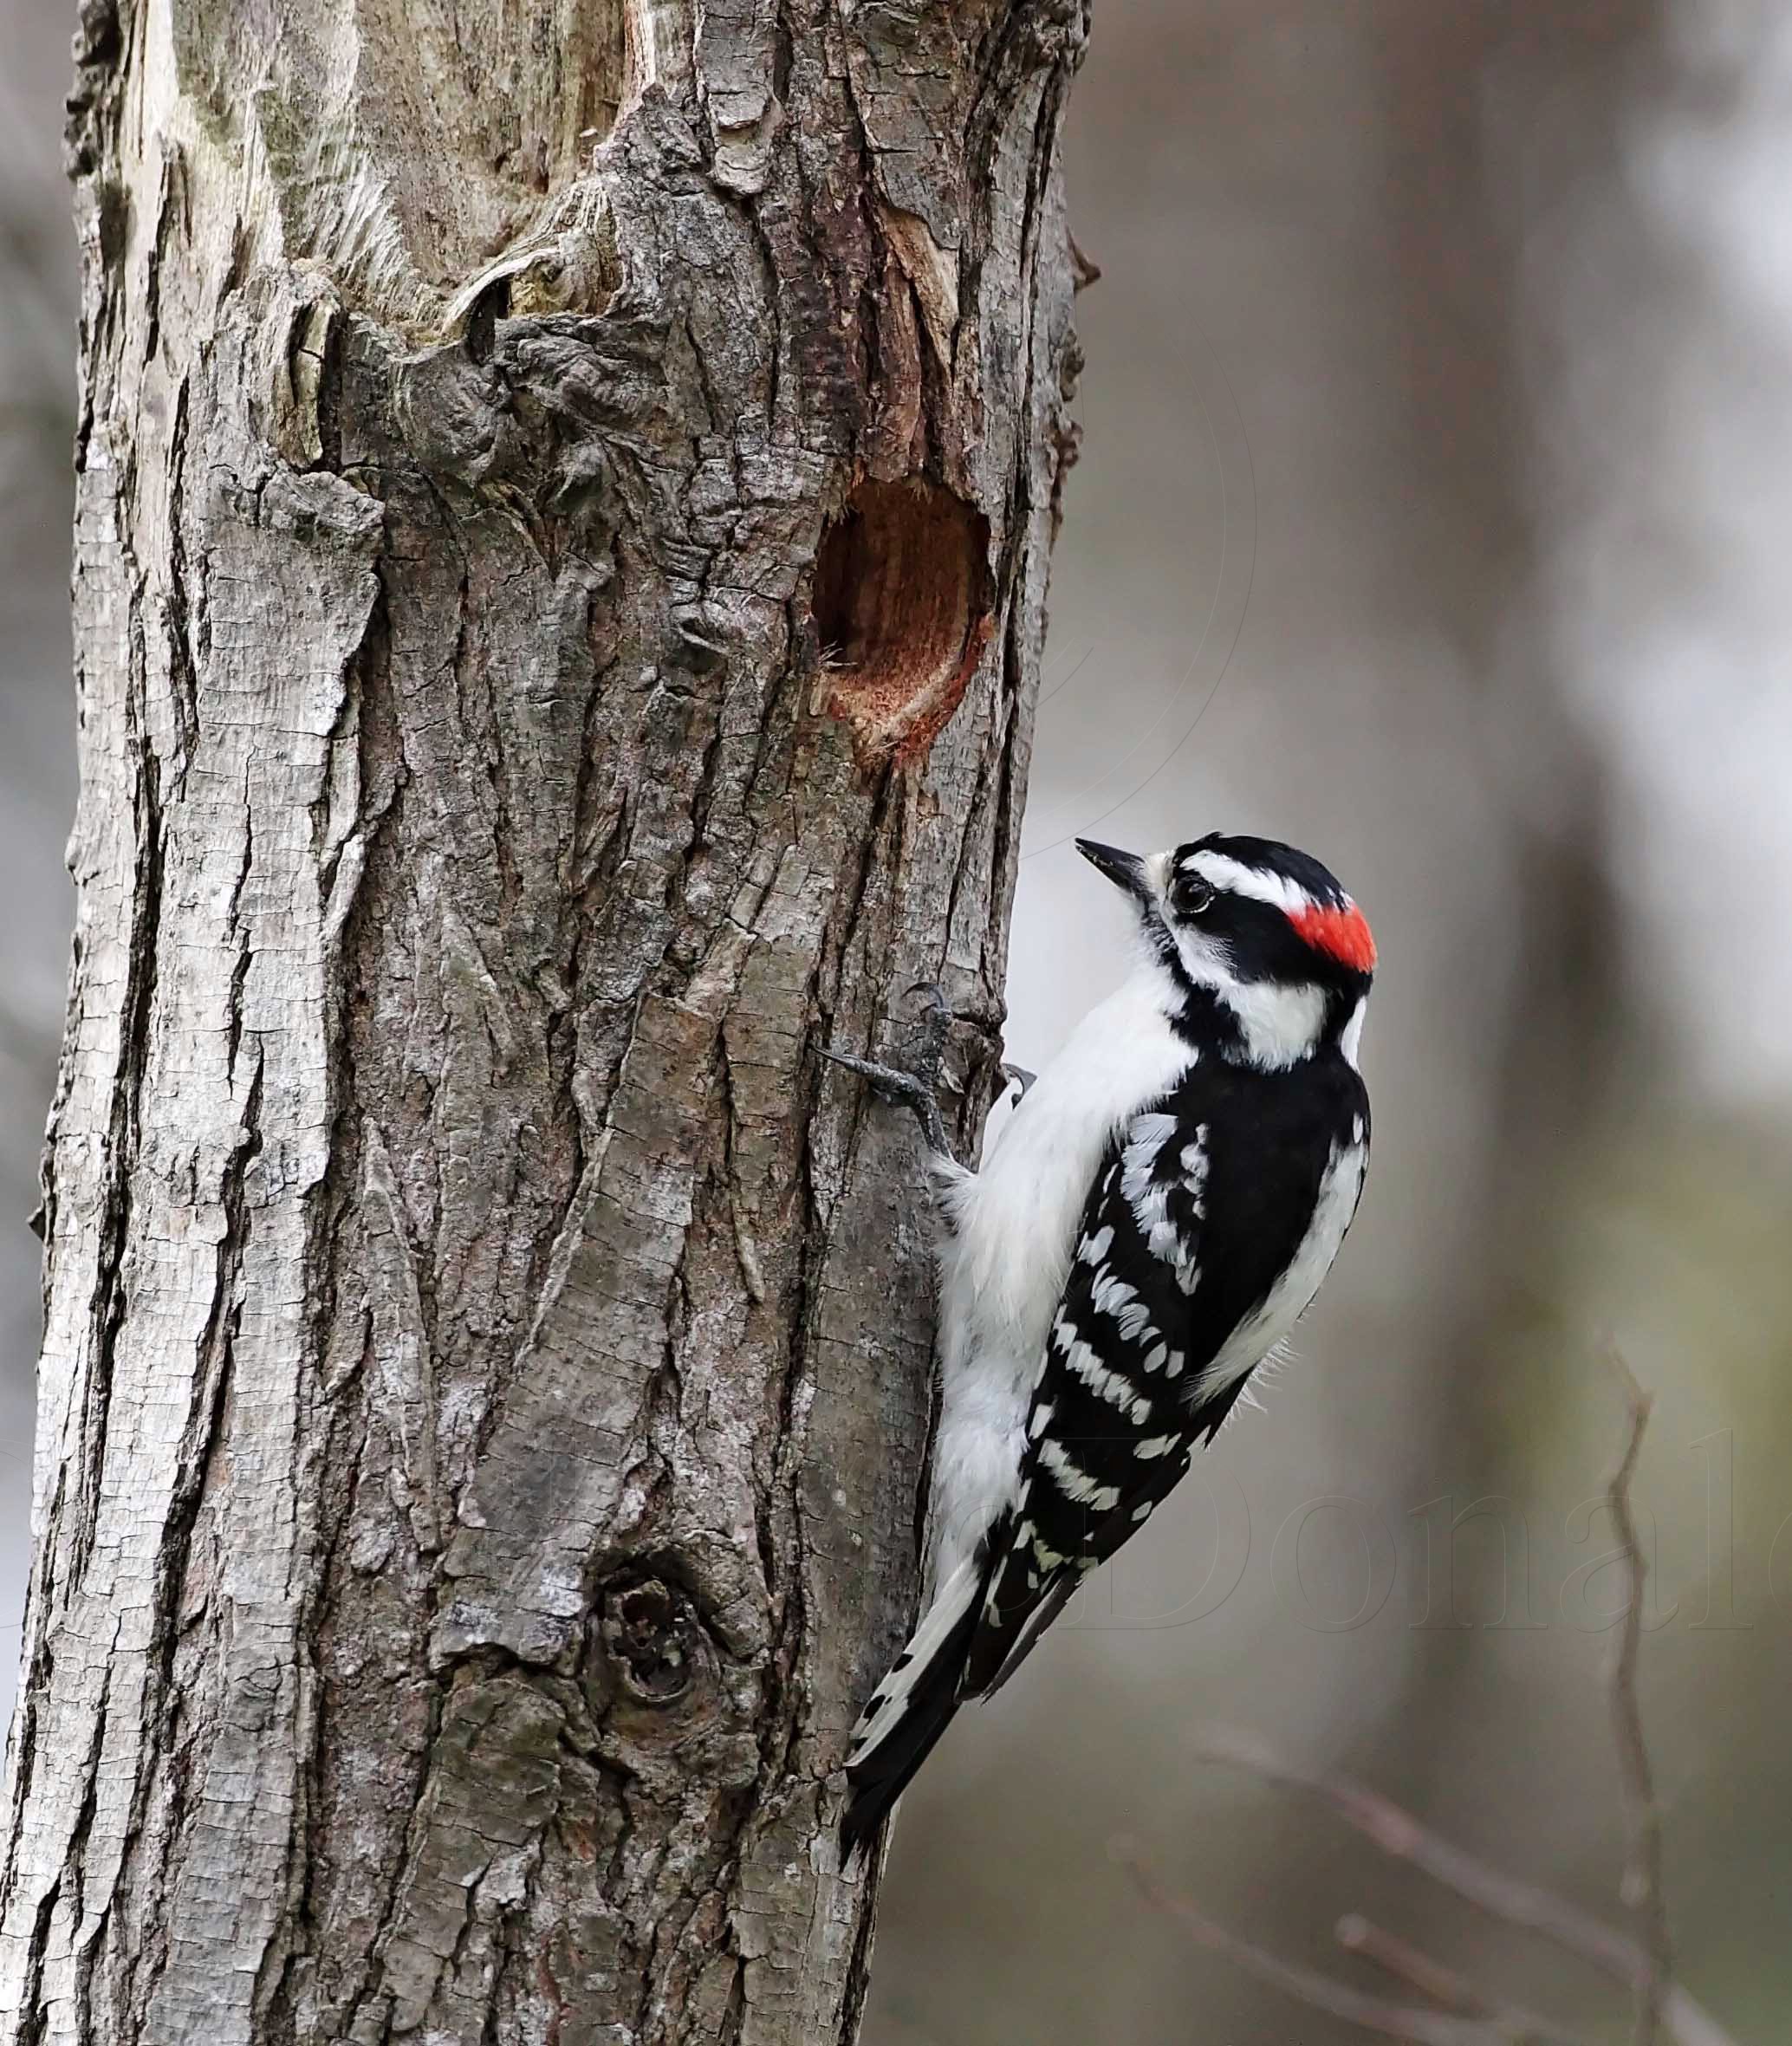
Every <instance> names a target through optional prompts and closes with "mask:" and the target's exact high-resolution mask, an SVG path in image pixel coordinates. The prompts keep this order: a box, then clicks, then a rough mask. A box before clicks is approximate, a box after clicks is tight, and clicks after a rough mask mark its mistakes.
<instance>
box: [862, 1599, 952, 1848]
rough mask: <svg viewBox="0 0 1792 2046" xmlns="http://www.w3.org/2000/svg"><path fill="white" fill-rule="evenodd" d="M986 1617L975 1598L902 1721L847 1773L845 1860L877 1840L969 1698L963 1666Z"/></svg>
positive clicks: (932, 1661) (915, 1691)
mask: <svg viewBox="0 0 1792 2046" xmlns="http://www.w3.org/2000/svg"><path fill="white" fill-rule="evenodd" d="M982 1614H983V1601H982V1599H981V1598H980V1597H978V1598H973V1599H972V1600H971V1602H970V1604H969V1605H968V1606H967V1607H966V1608H965V1610H964V1615H963V1617H962V1618H961V1619H960V1620H959V1621H958V1623H957V1624H956V1625H955V1626H954V1627H953V1628H952V1630H951V1633H950V1634H948V1635H947V1636H946V1637H945V1640H944V1641H943V1642H942V1643H941V1644H940V1646H939V1647H938V1650H937V1651H936V1652H935V1653H934V1654H933V1655H932V1657H931V1658H930V1659H929V1661H928V1664H927V1666H926V1668H925V1670H924V1671H923V1672H922V1673H921V1675H920V1676H919V1679H917V1680H916V1683H915V1686H914V1688H913V1690H912V1691H911V1692H909V1694H908V1697H907V1699H906V1704H905V1709H904V1711H903V1715H902V1718H901V1720H900V1722H899V1724H897V1725H896V1726H895V1727H894V1728H893V1730H892V1731H890V1732H889V1733H888V1734H887V1735H886V1736H885V1737H884V1738H883V1739H882V1740H880V1742H879V1743H878V1744H877V1746H876V1747H875V1748H873V1750H872V1751H871V1752H870V1753H869V1754H868V1755H867V1757H865V1759H864V1761H863V1762H860V1763H854V1764H853V1765H852V1766H850V1767H849V1768H848V1769H847V1786H848V1794H847V1809H846V1811H845V1813H844V1814H843V1815H842V1816H841V1822H840V1839H841V1854H842V1856H845V1855H849V1854H852V1852H853V1851H854V1848H857V1847H859V1846H860V1845H862V1844H864V1843H866V1842H867V1841H870V1840H871V1839H872V1838H873V1835H875V1834H876V1832H877V1830H878V1828H879V1827H880V1826H881V1825H882V1824H883V1822H884V1821H885V1819H886V1817H887V1816H888V1815H889V1812H890V1808H891V1806H892V1805H893V1804H894V1803H895V1802H896V1800H897V1799H898V1798H899V1796H901V1795H902V1793H903V1792H904V1790H906V1789H907V1788H908V1783H909V1779H910V1778H911V1777H912V1776H913V1775H914V1773H915V1771H916V1770H918V1769H919V1767H920V1766H921V1764H922V1763H924V1762H925V1760H926V1759H927V1757H928V1756H929V1755H930V1754H931V1753H932V1750H933V1744H934V1743H935V1742H936V1741H937V1740H938V1738H939V1737H940V1735H941V1734H943V1733H944V1732H945V1730H946V1727H947V1726H948V1725H949V1724H951V1717H952V1714H953V1713H954V1712H956V1711H958V1707H959V1705H960V1704H961V1703H962V1702H963V1700H964V1689H963V1685H964V1665H965V1662H966V1660H967V1659H968V1658H969V1655H970V1653H971V1638H972V1636H973V1635H974V1634H976V1632H977V1621H978V1620H979V1619H980V1618H981V1617H982Z"/></svg>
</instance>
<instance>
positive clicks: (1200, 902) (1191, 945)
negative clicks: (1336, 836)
mask: <svg viewBox="0 0 1792 2046" xmlns="http://www.w3.org/2000/svg"><path fill="white" fill-rule="evenodd" d="M1076 849H1077V851H1078V852H1080V853H1081V854H1082V856H1083V858H1084V859H1085V860H1087V861H1088V862H1089V863H1090V865H1091V866H1093V867H1096V868H1098V869H1099V870H1100V872H1101V873H1102V874H1106V875H1107V879H1108V880H1111V881H1112V882H1113V883H1114V886H1115V887H1118V888H1120V889H1122V890H1123V891H1124V892H1125V893H1126V894H1127V895H1128V896H1129V897H1130V898H1131V899H1132V900H1133V905H1134V906H1135V907H1136V909H1137V911H1138V913H1139V922H1140V925H1141V926H1142V928H1143V932H1144V935H1145V938H1146V952H1147V958H1148V962H1149V970H1150V971H1153V972H1157V973H1159V974H1163V975H1165V976H1167V978H1168V979H1169V981H1170V982H1171V983H1172V987H1173V991H1174V993H1175V995H1176V997H1178V1001H1179V1003H1180V1005H1181V1006H1182V1007H1183V1008H1185V1009H1187V1008H1189V1007H1190V1006H1191V1005H1192V1006H1194V1007H1198V1008H1200V1007H1211V1009H1212V1010H1215V1011H1216V1012H1217V1014H1218V1016H1219V1017H1220V1019H1221V1021H1222V1022H1223V1023H1224V1024H1225V1025H1226V1026H1227V1028H1228V1029H1229V1031H1230V1033H1231V1034H1232V1035H1233V1036H1235V1037H1236V1043H1237V1052H1238V1053H1239V1054H1240V1055H1243V1057H1245V1058H1247V1059H1248V1060H1249V1061H1250V1062H1251V1063H1252V1064H1254V1065H1259V1066H1265V1067H1269V1068H1282V1067H1287V1066H1291V1065H1295V1064H1296V1063H1298V1062H1300V1061H1301V1060H1302V1059H1305V1058H1310V1057H1311V1056H1312V1055H1313V1054H1314V1053H1315V1051H1318V1050H1319V1049H1321V1047H1323V1046H1326V1045H1328V1044H1334V1043H1335V1044H1339V1045H1341V1048H1342V1049H1343V1052H1344V1055H1345V1056H1346V1057H1347V1058H1348V1059H1350V1060H1351V1061H1352V1062H1353V1063H1354V1062H1355V1057H1356V1045H1357V1039H1358V1037H1359V1036H1360V1032H1361V1029H1362V1017H1363V1010H1364V1005H1365V1004H1366V1003H1367V998H1368V992H1369V984H1370V981H1371V979H1372V978H1373V974H1374V970H1375V941H1374V939H1373V938H1372V937H1371V936H1370V935H1369V926H1368V925H1367V923H1366V922H1365V921H1364V919H1363V914H1362V912H1361V911H1360V909H1359V908H1358V907H1357V906H1356V905H1355V903H1354V902H1353V901H1352V900H1351V899H1350V897H1349V896H1348V895H1347V894H1346V893H1344V891H1343V889H1342V888H1341V887H1339V885H1338V883H1337V882H1336V881H1335V880H1334V879H1333V877H1332V875H1331V874H1329V873H1328V871H1327V869H1326V868H1325V867H1321V865H1320V863H1319V861H1317V860H1315V859H1311V858H1309V857H1308V854H1305V853H1298V852H1296V851H1295V848H1293V847H1292V846H1285V845H1280V844H1278V843H1277V842H1276V841H1275V840H1274V839H1268V838H1228V837H1225V836H1224V835H1222V834H1221V833H1219V832H1217V831H1215V832H1210V833H1209V834H1208V835H1207V836H1206V837H1205V838H1198V839H1195V840H1193V841H1191V843H1189V844H1188V845H1184V846H1178V847H1177V848H1175V850H1174V851H1173V852H1168V853H1152V854H1145V855H1142V856H1141V855H1140V854H1136V853H1122V852H1119V851H1117V850H1116V849H1115V848H1114V847H1113V846H1103V845H1095V844H1094V843H1092V842H1091V841H1089V840H1088V839H1081V838H1080V839H1078V840H1077V841H1076Z"/></svg>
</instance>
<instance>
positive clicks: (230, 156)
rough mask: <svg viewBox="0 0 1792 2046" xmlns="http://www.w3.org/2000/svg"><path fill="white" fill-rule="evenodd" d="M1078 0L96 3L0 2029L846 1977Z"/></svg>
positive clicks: (978, 917)
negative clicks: (825, 1055)
mask: <svg viewBox="0 0 1792 2046" xmlns="http://www.w3.org/2000/svg"><path fill="white" fill-rule="evenodd" d="M457 18H458V24H459V25H458V32H457V29H456V26H455V24H456V21H457ZM1085 29H1086V23H1085V20H1084V16H1083V11H1082V7H1081V3H1080V0H1077V3H1075V4H1064V3H1062V0H1048V3H1045V4H999V3H997V0H977V3H973V4H969V5H966V6H964V7H962V8H953V9H951V10H945V9H921V8H919V7H912V6H908V5H906V4H902V5H895V4H893V5H881V4H880V5H848V4H844V3H838V4H836V3H834V0H814V3H813V4H789V3H787V4H783V5H780V6H776V7H773V6H768V5H751V6H749V5H747V4H745V3H744V0H742V3H741V4H738V5H713V6H709V7H706V8H704V9H700V10H688V9H686V8H685V6H684V5H682V4H681V3H680V0H659V3H657V4H655V3H651V0H627V3H626V4H621V5H618V4H614V3H612V0H532V3H531V4H529V5H526V6H523V7H521V8H512V9H507V10H502V11H501V13H500V14H497V15H494V16H486V17H481V19H480V21H479V22H478V23H477V25H469V23H468V20H467V18H466V16H465V15H464V13H463V14H462V15H461V16H459V17H457V16H455V15H454V14H452V13H451V12H450V13H445V12H444V11H443V10H439V9H437V8H435V7H432V6H425V5H422V4H420V3H419V0H408V3H406V0H355V3H354V4H353V5H350V6H347V7H343V6H341V5H339V4H335V3H334V0H269V4H268V5H266V6H264V7H261V8H257V9H256V10H239V9H237V8H235V7H233V6H230V5H226V4H225V3H224V0H183V3H182V4H180V5H178V6H177V5H174V4H173V3H172V0H124V3H122V4H120V5H117V6H114V4H112V0H84V4H83V6H82V10H81V29H80V36H79V38H78V42H77V60H78V80H77V88H76V92H75V97H74V99H73V101H71V113H70V147H69V159H70V168H71V172H72V174H73V175H74V178H75V186H76V194H77V201H76V211H77V222H78V224H79V227H80V231H81V244H82V251H83V257H84V263H85V282H84V297H83V315H82V331H81V420H80V432H79V438H78V445H77V466H78V474H79V484H78V496H77V518H76V534H75V621H76V665H77V682H78V687H79V692H80V705H81V767H82V793H81V807H80V812H79V816H78V819H77V822H76V827H75V834H74V836H73V838H72V840H71V846H70V858H71V865H72V867H73V869H74V872H75V878H76V880H77V883H78V887H79V912H78V915H79V923H78V928H77V932H76V936H75V958H74V966H73V971H72V978H71V991H70V1012H69V1022H68V1034H67V1037H66V1040H65V1045H64V1052H63V1059H62V1071H61V1077H60V1081H59V1085H58V1089H57V1094H56V1100H55V1106H54V1109H53V1114H52V1120H51V1133H50V1141H49V1146H48V1148H47V1152H46V1164H45V1224H46V1238H47V1266H46V1306H47V1327H46V1335H45V1341H44V1349H43V1357H42V1373H41V1387H42V1411H41V1420H40V1432H39V1439H38V1452H37V1475H36V1519H35V1528H36V1545H37V1546H36V1565H35V1569H34V1574H33V1579H32V1586H31V1594H30V1605H29V1614H28V1620H27V1625H26V1633H25V1646H24V1670H23V1676H24V1681H23V1692H22V1702H21V1705H20V1708H19V1711H18V1714H17V1717H16V1722H15V1725H14V1728H13V1734H12V1743H11V1750H10V1840H9V1845H8V1848H7V1854H6V1861H5V1866H4V1873H3V1878H0V2024H3V2025H4V2027H5V2028H6V2036H10V2037H13V2038H16V2039H19V2040H21V2041H24V2040H31V2041H34V2042H44V2043H46V2046H47V2043H48V2042H51V2041H71V2042H74V2041H78V2042H82V2043H83V2046H85V2043H89V2042H99V2041H102V2040H103V2041H106V2042H107V2043H108V2046H112V2043H119V2046H128V2043H135V2042H140V2043H142V2046H166V2043H172V2042H176V2041H179V2042H189V2041H191V2042H195V2043H196V2042H198V2041H200V2040H202V2039H203V2040H204V2041H205V2042H207V2043H208V2046H214V2043H215V2046H231V2043H235V2042H244V2043H249V2042H253V2043H255V2046H261V2043H263V2042H276V2041H278V2042H288V2041H298V2040H306V2041H310V2040H324V2039H338V2040H341V2041H344V2042H353V2043H354V2046H373V2043H376V2042H383V2041H386V2040H388V2039H398V2038H404V2037H415V2038H419V2039H424V2040H429V2041H432V2042H435V2041H441V2042H449V2041H463V2040H464V2041H469V2042H471V2041H486V2040H491V2039H498V2040H504V2041H510V2040H516V2041H523V2040H528V2041H531V2042H533V2041H538V2040H539V2041H542V2042H549V2041H552V2042H555V2043H556V2046H574V2043H575V2042H592V2043H596V2042H600V2041H601V2042H613V2041H616V2042H620V2041H622V2040H625V2039H627V2040H638V2041H641V2042H647V2041H654V2042H659V2041H672V2040H698V2039H703V2040H708V2039H715V2040H753V2041H771V2042H793V2043H794V2042H797V2041H803V2042H810V2041H822V2040H829V2041H831V2040H834V2039H837V2038H838V2039H844V2038H847V2037H849V2036H851V2034H852V2032H853V2031H854V2027H855V2024H856V2019H857V2011H858V2005H859V2001H860V1997H861V1996H862V1991H863V1982H864V1963H865V1956H866V1954H867V1951H868V1946H869V1938H870V1912H871V1897H872V1891H873V1887H874V1880H875V1878H874V1872H873V1873H872V1874H870V1875H868V1876H861V1875H860V1874H856V1873H855V1874H853V1875H851V1876H843V1875H842V1874H841V1870H840V1867H839V1864H838V1857H837V1854H836V1852H835V1848H834V1840H833V1835H832V1830H831V1822H832V1817H833V1813H834V1799H835V1796H836V1794H837V1789H838V1780H837V1776H836V1775H835V1772H836V1771H837V1769H838V1764H839V1762H840V1758H841V1747H842V1744H843V1740H844V1736H845V1732H846V1729H847V1725H848V1724H849V1723H850V1720H851V1718H852V1716H853V1713H854V1710H855V1708H856V1705H857V1704H858V1703H859V1702H860V1699H861V1697H862V1694H863V1692H864V1691H865V1690H866V1688H867V1685H868V1684H869V1682H870V1681H871V1680H872V1679H873V1675H874V1673H875V1671H876V1668H877V1666H879V1664H880V1660H881V1659H882V1658H883V1657H884V1656H885V1655H886V1653H888V1651H889V1650H890V1648H891V1647H892V1646H893V1643H894V1641H895V1640H896V1639H897V1637H898V1636H899V1634H900V1633H901V1631H902V1629H903V1627H904V1624H905V1622H906V1620H907V1618H908V1615H909V1611H910V1608H911V1606H912V1599H913V1595H914V1589H915V1538H916V1530H917V1523H918V1518H919V1515H920V1513H921V1511H922V1510H923V1507H924V1502H923V1499H922V1496H921V1494H922V1484H923V1460H924V1454H925V1439H926V1433H927V1427H928V1421H929V1408H930V1348H931V1346H930V1304H929V1294H928V1282H927V1272H926V1260H925V1220H924V1217H923V1215H922V1212H921V1210H920V1205H919V1190H918V1187H917V1185H916V1180H915V1173H914V1164H915V1159H914V1151H913V1140H912V1136H911V1134H910V1133H908V1132H907V1131H906V1130H905V1129H903V1128H902V1127H900V1126H899V1125H897V1124H894V1123H893V1122H891V1121H887V1120H884V1119H882V1118H880V1117H879V1116H877V1115H876V1114H874V1113H867V1111H866V1104H865V1103H864V1101H863V1100H862V1098H861V1097H860V1094H858V1092H857V1091H856V1089H855V1088H853V1087H852V1086H850V1085H847V1084H843V1083H842V1082H841V1080H840V1079H839V1078H838V1077H837V1076H835V1075H832V1074H831V1073H830V1072H829V1071H828V1069H827V1068H824V1067H823V1065H822V1064H821V1062H819V1061H818V1060H817V1058H816V1056H815V1047H816V1045H817V1043H818V1042H827V1041H836V1042H847V1043H854V1044H858V1045H861V1046H863V1045H867V1044H874V1045H879V1046H881V1045H883V1044H885V1043H886V1042H889V1041H890V1039H891V1037H892V1034H893V1033H897V1032H899V1029H900V1028H901V1023H900V998H901V994H902V991H903V990H905V989H906V987H908V986H909V985H910V984H912V983H913V982H915V981H918V980H920V979H929V980H934V981H937V982H938V983H939V984H940V985H941V986H942V987H943V989H944V990H945V995H946V997H947V1000H948V1002H949V1003H950V1004H951V1009H952V1012H953V1016H954V1018H955V1023H954V1030H953V1045H952V1055H953V1066H954V1070H955V1073H956V1075H957V1079H958V1084H959V1086H960V1088H961V1090H962V1091H961V1093H960V1094H959V1097H958V1103H957V1111H958V1112H957V1116H956V1120H957V1123H958V1133H959V1135H960V1138H961V1140H964V1141H967V1142H968V1141H969V1140H971V1137H972V1135H973V1133H974V1131H975V1128H976V1127H977V1123H978V1121H979V1120H980V1116H981V1112H982V1107H983V1106H984V1103H985V1102H986V1101H987V1100H988V1098H989V1094H990V1088H991V1084H992V1081H993V1076H994V1067H995V1059H996V1055H997V1044H998V1030H999V1023H1000V1018H1001V995H1000V991H1001V986H1002V981H1003V947H1004V939H1005V930H1006V920H1007V910H1008V904H1009V899H1010V892H1011V889H1012V887H1013V880H1014V871H1015V861H1016V837H1017V831H1018V821H1019V809H1020V803H1021V800H1022V792H1023V788H1024V783H1025V773H1026V764H1027V755H1028V746H1029V732H1030V723H1031V717H1032V708H1033V698H1034V691H1035V687H1036V674H1037V661H1038V656H1039V651H1040V646H1041V640H1042V632H1043V620H1044V594H1045V578H1046V567H1047V555H1048V549H1049V540H1050V532H1051V526H1052V518H1053V505H1054V500H1055V491H1056V489H1057V486H1058V484H1059V481H1060V469H1061V465H1062V460H1063V458H1064V451H1065V450H1066V449H1067V448H1068V447H1070V446H1071V445H1074V443H1073V439H1072V436H1071V432H1070V429H1069V425H1068V419H1067V417H1066V406H1067V404H1068V396H1069V386H1070V384H1071V382H1072V380H1073V375H1074V365H1075V355H1074V344H1073V341H1072V338H1071V333H1070V297H1071V289H1072V269H1071V263H1070V257H1069V250H1068V237H1067V235H1066V232H1065V226H1064V219H1063V208H1062V188H1061V180H1060V172H1059V163H1058V153H1057V142H1058V127H1059V120H1060V117H1061V114H1062V107H1063V103H1064V98H1065V94H1066V92H1067V90H1068V82H1069V79H1070V76H1071V75H1072V72H1073V71H1074V68H1075V63H1076V61H1077V58H1078V56H1079V54H1080V51H1081V44H1082V40H1083V36H1084V33H1085ZM854 518H857V519H858V520H859V521H860V526H859V528H858V529H857V531H856V537H855V538H854V539H853V540H851V541H850V542H842V541H840V540H839V539H838V538H837V537H836V539H835V542H834V544H833V545H832V548H831V550H830V547H829V542H828V536H829V535H830V534H833V535H834V536H839V535H840V534H841V531H842V529H843V528H844V527H846V526H847V524H849V523H850V522H851V521H852V520H853V519H854ZM824 555H826V557H827V562H828V568H827V573H826V574H825V575H822V576H821V577H819V578H818V575H817V562H818V560H820V559H821V558H822V557H823V556H824ZM818 584H819V601H818Z"/></svg>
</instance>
